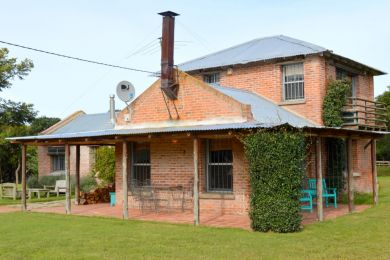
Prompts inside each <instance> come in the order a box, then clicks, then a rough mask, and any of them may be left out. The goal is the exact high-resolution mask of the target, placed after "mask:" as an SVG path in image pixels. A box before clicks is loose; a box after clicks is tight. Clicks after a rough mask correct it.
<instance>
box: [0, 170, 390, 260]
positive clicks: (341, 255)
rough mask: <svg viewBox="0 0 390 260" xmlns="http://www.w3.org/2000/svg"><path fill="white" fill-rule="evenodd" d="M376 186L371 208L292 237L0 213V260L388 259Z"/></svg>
mask: <svg viewBox="0 0 390 260" xmlns="http://www.w3.org/2000/svg"><path fill="white" fill-rule="evenodd" d="M379 184H380V187H381V189H380V190H379V205H378V206H377V207H373V208H370V209H367V210H365V211H364V212H361V213H354V214H347V215H346V216H343V217H338V218H335V219H331V220H326V221H324V222H322V223H313V224H309V225H305V227H304V230H303V231H302V232H297V233H292V234H277V233H272V232H269V233H259V232H249V231H246V230H241V229H236V228H211V227H204V226H200V227H196V228H195V227H193V226H191V225H183V224H178V225H176V224H169V223H156V222H150V221H139V220H129V221H123V220H121V219H116V218H101V217H83V216H76V215H69V216H66V215H60V214H45V213H37V212H34V213H30V212H28V213H23V212H14V213H2V214H0V223H1V225H0V234H1V237H2V238H3V239H1V241H0V246H1V250H0V258H1V259H16V258H17V259H37V258H39V259H51V258H53V256H55V258H58V259H86V258H99V259H101V258H103V259H125V258H132V259H145V258H147V259H387V258H388V256H389V255H390V247H389V246H388V245H389V244H390V225H389V220H390V178H389V177H381V178H379ZM51 198H54V197H51ZM11 201H12V200H11ZM16 210H17V209H16ZM201 214H202V212H201ZM59 234H61V238H60V239H58V236H59ZM102 234H104V236H105V238H104V239H102V238H101V237H102ZM99 238H100V239H99ZM135 241H136V242H135ZM118 245H126V246H118Z"/></svg>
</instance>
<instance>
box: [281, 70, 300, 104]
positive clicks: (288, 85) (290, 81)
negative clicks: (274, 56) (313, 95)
mask: <svg viewBox="0 0 390 260" xmlns="http://www.w3.org/2000/svg"><path fill="white" fill-rule="evenodd" d="M282 73H283V97H284V100H285V101H290V100H297V99H304V98H305V83H304V79H303V63H295V64H288V65H283V66H282Z"/></svg>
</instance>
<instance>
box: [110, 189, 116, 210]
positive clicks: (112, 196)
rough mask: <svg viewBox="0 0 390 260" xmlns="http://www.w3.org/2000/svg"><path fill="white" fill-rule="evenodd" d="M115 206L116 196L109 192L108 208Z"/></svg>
mask: <svg viewBox="0 0 390 260" xmlns="http://www.w3.org/2000/svg"><path fill="white" fill-rule="evenodd" d="M115 205H116V196H115V192H110V207H112V206H115Z"/></svg>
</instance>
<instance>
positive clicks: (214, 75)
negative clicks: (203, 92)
mask: <svg viewBox="0 0 390 260" xmlns="http://www.w3.org/2000/svg"><path fill="white" fill-rule="evenodd" d="M206 77H212V78H213V80H211V81H210V82H209V81H206ZM220 80H221V74H220V72H210V73H204V74H203V82H205V83H207V84H219V82H220Z"/></svg>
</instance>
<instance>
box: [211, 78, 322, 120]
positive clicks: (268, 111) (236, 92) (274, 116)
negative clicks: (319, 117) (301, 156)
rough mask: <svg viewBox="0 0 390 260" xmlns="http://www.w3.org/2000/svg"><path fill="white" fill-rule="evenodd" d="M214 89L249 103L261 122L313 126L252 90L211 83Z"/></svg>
mask: <svg viewBox="0 0 390 260" xmlns="http://www.w3.org/2000/svg"><path fill="white" fill-rule="evenodd" d="M212 86H213V87H214V88H215V89H216V90H218V91H220V92H222V93H223V94H225V95H227V96H230V97H232V98H234V99H236V100H237V101H238V102H240V103H242V104H248V105H251V110H252V114H253V117H254V119H255V120H256V121H257V122H261V123H263V124H271V125H273V124H276V125H280V124H289V125H291V126H294V127H305V126H315V125H314V124H313V123H312V122H310V121H308V120H307V119H305V118H303V117H301V116H299V115H296V114H294V113H293V112H291V111H288V110H287V109H285V108H283V107H280V106H278V105H277V104H275V103H273V102H272V101H269V100H267V99H265V98H264V97H261V96H259V95H257V94H255V93H253V92H250V91H247V90H242V89H238V88H234V87H233V88H231V87H222V86H217V85H212Z"/></svg>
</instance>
